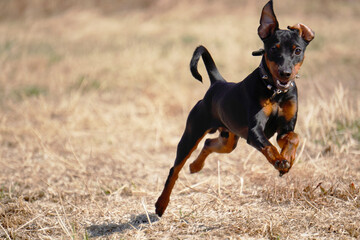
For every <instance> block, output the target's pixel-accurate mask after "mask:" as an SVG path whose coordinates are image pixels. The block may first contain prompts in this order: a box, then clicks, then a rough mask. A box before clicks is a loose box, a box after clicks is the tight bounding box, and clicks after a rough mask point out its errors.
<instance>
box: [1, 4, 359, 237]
mask: <svg viewBox="0 0 360 240" xmlns="http://www.w3.org/2000/svg"><path fill="white" fill-rule="evenodd" d="M45 2H46V3H47V4H45V5H44V3H45ZM179 2H180V3H177V2H176V1H173V2H172V1H163V0H153V1H150V0H148V1H146V0H137V1H131V0H124V1H119V3H118V4H116V5H114V6H113V5H111V2H109V1H95V0H93V1H91V0H89V1H84V2H83V4H82V3H78V2H73V1H70V0H68V1H52V2H51V1H50V2H49V1H42V0H38V1H34V2H33V5H29V4H28V3H27V1H23V0H16V1H2V2H1V3H0V6H1V9H2V10H1V13H2V14H1V16H2V17H1V18H0V156H1V158H0V239H90V238H91V239H359V238H360V193H359V192H360V98H359V93H360V77H359V74H358V73H357V71H358V70H359V66H360V51H358V49H357V46H358V45H359V42H360V33H359V32H360V31H359V26H358V23H359V22H360V2H359V1H356V0H342V1H340V0H337V1H336V0H326V1H325V0H321V1H320V0H319V1H312V0H304V1H295V0H289V1H286V3H285V1H275V3H274V4H275V12H276V14H277V17H278V20H279V22H280V26H281V28H286V27H287V26H288V25H293V24H295V23H297V22H303V23H305V24H306V25H308V26H310V27H311V28H312V29H313V30H314V31H315V32H316V37H315V39H314V41H313V42H312V43H311V44H310V45H309V47H308V49H307V54H306V60H305V62H304V64H303V67H302V70H301V72H300V74H301V78H300V79H298V80H297V85H298V89H299V94H300V100H299V104H300V106H299V118H298V124H297V127H296V132H297V133H298V134H299V135H300V137H301V143H300V147H299V150H298V152H297V160H296V163H295V165H294V166H293V168H292V169H291V171H290V173H289V174H286V175H284V176H283V177H282V178H280V177H279V176H278V172H277V171H276V170H275V169H274V168H273V167H272V166H271V165H270V164H269V163H268V162H267V160H266V159H265V158H264V156H262V155H261V154H260V153H259V152H257V151H256V150H254V149H253V148H252V147H250V146H249V145H247V144H246V141H244V140H240V141H239V145H238V147H237V149H236V150H235V151H234V152H232V153H231V154H228V155H219V154H214V155H212V156H210V157H209V159H208V160H207V162H206V165H205V167H204V169H203V170H202V171H201V172H200V173H197V174H193V175H192V174H190V173H189V169H188V164H189V162H191V161H192V160H193V159H194V156H195V155H197V153H198V151H199V150H197V151H196V152H195V153H194V156H193V157H192V158H190V159H189V162H188V163H187V164H186V165H185V167H184V169H183V171H182V172H181V173H180V177H179V180H178V181H177V184H176V186H175V189H174V191H173V193H172V196H171V201H170V204H169V206H168V209H167V211H166V212H165V214H164V216H163V217H162V218H161V219H158V218H157V217H156V215H155V214H154V204H155V201H156V199H157V197H158V196H159V194H160V192H161V190H162V187H163V184H164V182H165V179H166V177H167V174H168V171H169V168H170V167H171V166H172V164H173V160H174V158H175V152H176V146H177V143H178V141H179V139H180V137H181V134H182V132H183V129H184V126H185V121H186V118H187V115H188V113H189V111H190V109H191V108H192V106H193V105H194V104H195V103H196V102H197V101H198V100H199V99H201V98H202V97H203V94H204V93H205V91H206V90H207V88H208V86H209V81H208V79H205V81H204V84H200V83H199V82H198V81H196V80H194V79H193V78H192V76H191V74H190V71H189V67H188V64H189V61H190V58H191V56H192V53H193V50H194V49H195V47H196V46H198V45H199V44H203V45H205V46H206V47H207V48H208V49H209V50H210V51H211V53H212V55H213V57H214V59H215V61H216V62H217V65H218V67H219V70H220V72H221V73H222V74H223V76H224V77H225V78H226V79H227V80H229V81H234V82H238V81H241V80H242V79H243V78H244V77H246V76H247V74H249V73H250V72H251V71H252V70H253V69H255V68H256V67H257V66H258V64H259V62H260V58H259V57H252V56H251V52H252V51H253V50H257V49H258V48H260V47H261V46H262V43H261V41H260V39H259V38H258V36H257V31H256V30H257V27H258V23H259V18H260V12H261V8H262V7H263V5H264V4H265V3H266V1H245V0H242V1H234V0H226V1H222V2H221V3H220V1H208V0H198V1H179ZM199 65H201V67H200V71H201V73H202V74H203V76H205V75H206V74H205V70H204V68H203V67H202V62H201V63H200V64H199ZM201 145H202V143H200V145H199V146H201Z"/></svg>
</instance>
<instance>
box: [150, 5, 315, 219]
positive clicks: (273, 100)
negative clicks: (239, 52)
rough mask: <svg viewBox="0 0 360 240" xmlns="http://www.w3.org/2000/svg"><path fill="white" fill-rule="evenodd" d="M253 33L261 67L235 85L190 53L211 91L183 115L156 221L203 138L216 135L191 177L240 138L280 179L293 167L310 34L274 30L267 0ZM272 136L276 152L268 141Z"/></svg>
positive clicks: (199, 52)
mask: <svg viewBox="0 0 360 240" xmlns="http://www.w3.org/2000/svg"><path fill="white" fill-rule="evenodd" d="M258 34H259V36H260V38H261V40H262V41H263V42H264V49H263V50H262V49H261V50H259V51H256V52H253V55H263V57H262V60H261V63H260V66H259V67H258V68H256V69H255V70H254V71H253V72H252V73H251V74H250V75H249V76H248V77H247V78H245V79H244V80H243V81H242V82H239V83H229V82H226V81H225V80H224V78H223V77H222V76H221V74H220V73H219V71H218V70H217V68H216V65H215V63H214V61H213V59H212V57H211V55H210V53H209V52H208V51H207V49H206V48H205V47H203V46H200V47H198V48H197V49H196V50H195V52H194V55H193V57H192V59H191V63H190V68H191V72H192V75H193V76H194V77H195V78H196V79H198V80H199V81H202V77H201V75H200V74H199V72H198V70H197V64H198V61H199V59H200V57H201V56H202V58H203V61H204V63H205V66H206V70H207V72H208V74H209V77H210V81H211V86H210V88H209V90H208V91H207V92H206V94H205V96H204V98H203V99H202V100H200V101H199V102H198V103H197V104H196V105H195V106H194V108H193V109H192V110H191V112H190V114H189V116H188V119H187V123H186V128H185V132H184V134H183V136H182V138H181V140H180V142H179V144H178V147H177V154H176V159H175V163H174V166H173V167H172V168H171V169H170V173H169V176H168V178H167V180H166V183H165V187H164V190H163V191H162V193H161V195H160V197H159V199H158V200H157V202H156V204H155V207H156V213H157V214H158V215H159V216H161V215H163V213H164V211H165V209H166V207H167V205H168V203H169V200H170V194H171V191H172V189H173V187H174V184H175V181H176V180H177V178H178V174H179V172H180V170H181V168H182V167H183V166H184V164H185V162H186V160H187V159H188V158H189V157H190V155H191V153H192V152H193V151H194V150H195V149H196V147H197V145H198V143H199V142H200V140H201V139H202V138H203V137H204V136H205V135H206V134H207V133H214V132H216V130H219V132H220V135H219V137H218V138H214V139H207V140H206V141H205V145H204V147H203V149H202V150H201V152H200V155H199V156H198V157H197V159H196V160H195V161H194V162H193V163H191V164H190V172H191V173H195V172H198V171H200V170H201V169H202V168H203V166H204V162H205V159H206V157H207V156H208V155H209V154H211V153H213V152H217V153H230V152H231V151H232V150H234V149H235V147H236V144H237V142H238V140H239V138H240V137H241V138H245V139H247V142H248V143H249V144H250V145H251V146H253V147H255V148H256V149H257V150H259V151H260V152H262V153H263V154H264V156H265V157H266V158H267V160H268V161H269V162H270V163H271V164H272V165H273V166H274V167H275V168H276V169H277V170H278V171H279V172H280V175H283V174H285V173H287V172H288V171H289V170H290V168H291V166H292V165H293V163H294V159H295V153H296V148H297V146H298V144H299V139H298V136H297V134H296V133H294V128H295V124H296V118H297V110H298V95H297V88H296V85H295V79H296V78H297V74H298V71H299V69H300V66H301V64H302V62H303V60H304V52H305V49H306V46H307V45H308V44H309V42H310V41H311V40H312V39H313V38H314V32H313V31H312V30H311V29H310V28H309V27H307V26H305V25H303V24H301V23H299V24H296V25H295V26H292V27H288V30H281V29H279V24H278V21H277V20H276V17H275V14H274V10H273V3H272V1H269V2H268V3H267V4H266V5H265V6H264V8H263V10H262V14H261V19H260V26H259V28H258ZM275 133H277V142H278V144H279V146H280V148H281V152H280V153H279V152H278V150H277V149H276V148H275V147H274V146H273V145H272V144H271V143H270V142H269V140H268V139H269V138H270V137H272V136H273V135H274V134H275Z"/></svg>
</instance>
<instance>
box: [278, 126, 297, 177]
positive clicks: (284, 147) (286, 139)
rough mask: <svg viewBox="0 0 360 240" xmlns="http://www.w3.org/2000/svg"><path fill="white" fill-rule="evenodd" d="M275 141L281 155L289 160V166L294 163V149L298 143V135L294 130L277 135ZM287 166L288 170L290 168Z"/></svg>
mask: <svg viewBox="0 0 360 240" xmlns="http://www.w3.org/2000/svg"><path fill="white" fill-rule="evenodd" d="M277 142H278V144H279V146H280V148H281V156H283V157H284V158H285V159H289V160H290V168H291V167H292V165H293V164H294V161H295V154H296V149H297V147H298V145H299V137H298V135H297V134H296V133H294V132H292V131H291V132H288V133H286V134H283V135H279V136H278V138H277ZM290 168H289V170H290Z"/></svg>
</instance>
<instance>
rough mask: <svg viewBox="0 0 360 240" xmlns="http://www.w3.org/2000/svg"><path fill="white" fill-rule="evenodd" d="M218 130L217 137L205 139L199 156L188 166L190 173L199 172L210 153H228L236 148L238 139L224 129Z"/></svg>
mask: <svg viewBox="0 0 360 240" xmlns="http://www.w3.org/2000/svg"><path fill="white" fill-rule="evenodd" d="M219 130H220V135H219V137H217V138H209V139H206V141H205V144H204V147H203V149H202V150H201V152H200V154H199V156H198V157H197V158H196V159H195V161H193V162H192V163H191V164H190V172H191V173H196V172H199V171H200V170H201V169H202V168H203V167H204V164H205V159H206V158H207V156H209V155H210V154H211V153H213V152H217V153H230V152H232V151H233V150H234V149H235V148H236V145H237V142H238V140H239V137H238V136H236V135H235V134H233V133H231V132H229V131H228V130H226V129H223V128H221V129H219Z"/></svg>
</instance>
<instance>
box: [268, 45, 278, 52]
mask: <svg viewBox="0 0 360 240" xmlns="http://www.w3.org/2000/svg"><path fill="white" fill-rule="evenodd" d="M277 49H278V48H277V47H276V46H272V47H271V48H270V50H269V52H270V53H272V54H273V53H276V51H277Z"/></svg>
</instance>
